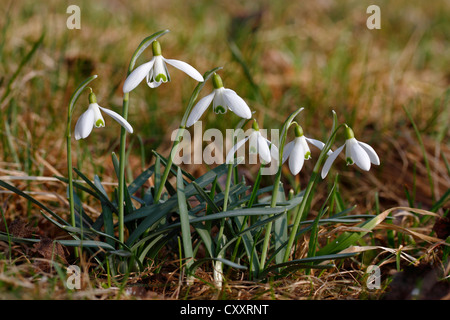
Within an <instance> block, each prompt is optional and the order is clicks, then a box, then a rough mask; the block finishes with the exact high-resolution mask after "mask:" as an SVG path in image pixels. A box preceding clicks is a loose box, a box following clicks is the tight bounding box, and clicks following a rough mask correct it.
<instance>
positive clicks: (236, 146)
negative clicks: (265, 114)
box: [225, 136, 250, 163]
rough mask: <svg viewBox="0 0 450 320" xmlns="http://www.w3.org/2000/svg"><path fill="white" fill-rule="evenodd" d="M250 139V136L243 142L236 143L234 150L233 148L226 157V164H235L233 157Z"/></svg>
mask: <svg viewBox="0 0 450 320" xmlns="http://www.w3.org/2000/svg"><path fill="white" fill-rule="evenodd" d="M249 138H250V136H249V137H246V138H244V139H242V140H240V141H239V142H238V143H236V144H235V145H234V146H233V147H232V148H231V150H230V151H229V152H228V154H227V157H226V160H225V163H233V156H234V153H235V152H236V151H237V150H238V149H239V148H240V147H241V146H242V145H243V144H244V143H245V142H246V141H247V140H248V139H249Z"/></svg>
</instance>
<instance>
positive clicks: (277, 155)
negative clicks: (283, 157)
mask: <svg viewBox="0 0 450 320" xmlns="http://www.w3.org/2000/svg"><path fill="white" fill-rule="evenodd" d="M266 141H267V143H268V144H269V148H270V155H271V157H272V159H274V160H275V161H276V163H277V164H278V161H279V160H280V151H279V150H278V147H277V146H276V145H275V144H274V143H272V142H271V141H269V140H267V139H266Z"/></svg>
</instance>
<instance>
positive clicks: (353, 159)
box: [322, 125, 380, 179]
mask: <svg viewBox="0 0 450 320" xmlns="http://www.w3.org/2000/svg"><path fill="white" fill-rule="evenodd" d="M345 133H346V137H347V140H346V141H345V143H344V145H342V146H341V147H339V148H337V149H336V150H335V151H334V152H333V153H332V154H331V155H330V156H329V157H328V159H327V160H326V161H325V164H324V166H323V168H322V179H323V178H325V177H326V176H327V174H328V171H330V168H331V165H332V164H333V162H334V160H336V158H337V156H338V155H339V153H341V151H342V150H343V149H344V147H345V158H346V161H347V165H352V164H354V163H355V164H356V165H357V166H358V167H360V168H361V169H362V170H364V171H369V170H370V165H371V163H373V164H375V165H379V164H380V159H379V158H378V155H377V153H376V152H375V150H374V149H373V148H372V147H371V146H369V145H368V144H367V143H364V142H361V141H358V140H356V139H355V135H354V133H353V130H352V129H351V128H350V127H348V126H347V125H346V126H345Z"/></svg>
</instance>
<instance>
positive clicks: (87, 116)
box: [75, 89, 133, 140]
mask: <svg viewBox="0 0 450 320" xmlns="http://www.w3.org/2000/svg"><path fill="white" fill-rule="evenodd" d="M100 110H101V111H103V112H104V113H106V114H107V115H109V116H110V117H111V118H113V119H114V120H116V121H117V122H118V123H119V124H120V125H121V126H122V127H124V128H125V129H126V130H127V131H128V132H129V133H133V128H132V127H131V125H130V124H129V123H128V122H127V120H125V119H124V118H123V117H122V116H120V115H119V114H118V113H116V112H114V111H112V110H109V109H106V108H102V107H100V106H99V105H98V104H97V98H96V97H95V94H94V93H93V92H92V89H91V93H90V94H89V107H88V109H87V111H85V112H84V113H83V114H82V115H81V116H80V118H79V119H78V121H77V124H76V125H75V139H76V140H79V139H84V138H86V137H88V136H89V135H90V134H91V131H92V128H93V127H96V128H100V127H104V126H105V120H104V119H103V116H102V114H101V112H100Z"/></svg>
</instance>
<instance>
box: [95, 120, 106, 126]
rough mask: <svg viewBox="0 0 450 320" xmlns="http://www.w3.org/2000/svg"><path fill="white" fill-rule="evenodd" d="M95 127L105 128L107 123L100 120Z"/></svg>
mask: <svg viewBox="0 0 450 320" xmlns="http://www.w3.org/2000/svg"><path fill="white" fill-rule="evenodd" d="M95 126H96V127H97V128H99V127H104V126H105V123H104V122H103V120H102V119H98V120H97V121H96V122H95Z"/></svg>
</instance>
